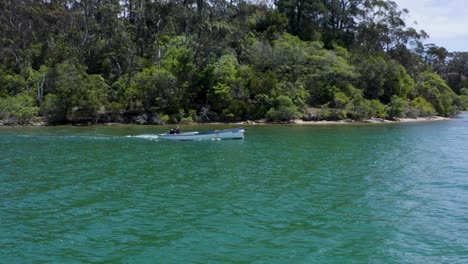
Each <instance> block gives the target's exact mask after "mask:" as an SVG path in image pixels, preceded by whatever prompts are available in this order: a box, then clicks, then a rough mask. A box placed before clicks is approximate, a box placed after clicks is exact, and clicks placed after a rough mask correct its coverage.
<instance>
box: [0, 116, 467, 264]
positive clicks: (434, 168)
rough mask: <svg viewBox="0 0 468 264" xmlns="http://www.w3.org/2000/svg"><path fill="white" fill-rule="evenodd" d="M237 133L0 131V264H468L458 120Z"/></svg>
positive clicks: (463, 138)
mask: <svg viewBox="0 0 468 264" xmlns="http://www.w3.org/2000/svg"><path fill="white" fill-rule="evenodd" d="M225 127H226V126H212V127H208V126H183V127H182V129H183V130H185V131H189V130H205V129H209V128H225ZM245 128H246V130H247V132H246V138H245V139H244V140H231V141H200V142H165V141H158V140H155V139H154V136H152V135H154V134H157V133H162V132H165V131H167V130H168V129H169V127H163V126H150V127H148V126H92V127H27V128H21V127H19V128H14V127H13V128H12V127H0V262H2V263H32V262H33V263H51V262H54V263H93V262H99V263H362V262H364V263H366V262H367V263H368V262H371V263H467V262H468V115H467V114H465V115H462V118H460V119H456V120H452V121H443V122H432V123H418V124H391V125H356V126H279V125H278V126H245Z"/></svg>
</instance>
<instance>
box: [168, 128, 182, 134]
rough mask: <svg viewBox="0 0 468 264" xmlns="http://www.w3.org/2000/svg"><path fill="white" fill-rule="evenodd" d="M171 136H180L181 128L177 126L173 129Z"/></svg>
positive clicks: (170, 132)
mask: <svg viewBox="0 0 468 264" xmlns="http://www.w3.org/2000/svg"><path fill="white" fill-rule="evenodd" d="M169 134H180V128H179V126H176V128H171V130H170V131H169Z"/></svg>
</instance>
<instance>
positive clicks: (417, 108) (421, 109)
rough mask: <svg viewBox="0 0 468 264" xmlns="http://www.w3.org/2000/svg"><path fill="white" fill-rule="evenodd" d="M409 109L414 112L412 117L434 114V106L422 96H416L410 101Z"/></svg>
mask: <svg viewBox="0 0 468 264" xmlns="http://www.w3.org/2000/svg"><path fill="white" fill-rule="evenodd" d="M411 109H412V111H413V112H414V114H415V116H414V117H426V116H433V115H435V114H436V111H435V109H434V107H433V106H432V105H431V103H429V102H428V101H426V100H425V99H424V98H422V97H416V98H415V99H414V100H413V101H411Z"/></svg>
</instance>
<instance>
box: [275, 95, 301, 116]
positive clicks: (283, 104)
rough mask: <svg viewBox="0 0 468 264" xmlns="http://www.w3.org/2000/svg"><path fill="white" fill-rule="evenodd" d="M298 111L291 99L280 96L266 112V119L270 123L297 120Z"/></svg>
mask: <svg viewBox="0 0 468 264" xmlns="http://www.w3.org/2000/svg"><path fill="white" fill-rule="evenodd" d="M298 116H299V111H298V110H297V106H295V105H294V103H293V101H292V100H291V98H289V97H287V96H284V95H280V96H278V97H277V98H276V100H275V107H273V108H271V109H270V110H268V112H267V118H268V119H269V120H272V121H289V120H291V119H294V118H297V117H298Z"/></svg>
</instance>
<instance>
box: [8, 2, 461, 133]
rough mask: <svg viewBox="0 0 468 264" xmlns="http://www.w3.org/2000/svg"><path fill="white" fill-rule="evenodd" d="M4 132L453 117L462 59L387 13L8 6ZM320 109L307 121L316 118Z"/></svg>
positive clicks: (345, 5) (277, 5)
mask: <svg viewBox="0 0 468 264" xmlns="http://www.w3.org/2000/svg"><path fill="white" fill-rule="evenodd" d="M0 10H1V11H0V120H2V121H1V122H3V123H5V124H28V123H29V122H31V121H34V120H36V119H38V118H43V119H44V120H45V121H46V122H48V123H70V122H84V123H95V122H133V123H140V124H149V123H151V124H161V123H165V122H204V121H241V120H257V119H268V120H273V121H288V120H290V119H292V118H303V119H308V120H318V119H355V120H362V119H368V118H372V117H376V118H397V117H420V116H431V115H442V116H452V115H455V114H456V113H457V112H458V111H460V110H462V109H464V108H466V106H467V105H468V82H467V80H466V76H467V75H468V74H467V71H468V66H467V65H468V53H460V52H458V53H448V52H447V51H446V50H445V49H444V48H443V47H437V46H435V45H423V44H422V43H423V42H422V41H423V40H424V39H425V38H427V37H428V36H427V34H426V33H425V32H424V31H419V32H418V31H416V30H415V29H413V28H409V27H406V25H405V22H404V20H403V18H404V16H405V14H406V13H407V12H408V10H405V9H399V7H398V6H397V5H396V4H395V3H394V2H392V1H382V0H319V1H311V0H276V1H273V2H272V1H266V0H265V1H258V0H257V1H247V0H230V1H226V0H169V1H168V0H103V1H92V0H41V1H38V0H18V1H1V2H0ZM312 108H313V109H317V108H318V109H320V111H310V110H309V109H312Z"/></svg>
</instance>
